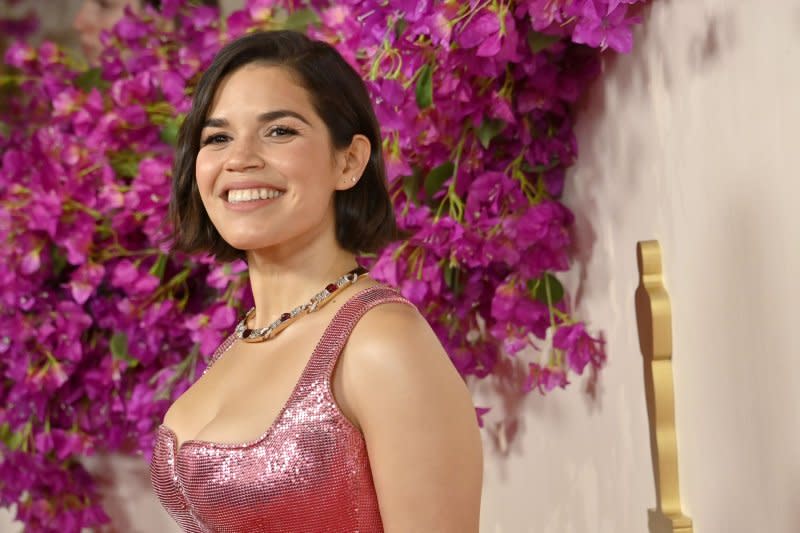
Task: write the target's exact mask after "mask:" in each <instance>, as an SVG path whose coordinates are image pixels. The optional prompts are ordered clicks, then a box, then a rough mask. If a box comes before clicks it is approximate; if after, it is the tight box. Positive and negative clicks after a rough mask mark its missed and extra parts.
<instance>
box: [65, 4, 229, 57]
mask: <svg viewBox="0 0 800 533" xmlns="http://www.w3.org/2000/svg"><path fill="white" fill-rule="evenodd" d="M195 3H198V4H205V5H208V6H216V5H218V0H200V1H198V2H195ZM147 5H149V6H152V7H154V8H155V9H160V8H161V0H83V1H82V2H81V7H80V8H79V9H78V13H77V14H76V15H75V18H74V19H73V21H72V27H73V28H74V29H75V32H76V33H77V34H78V38H79V39H80V43H81V48H82V49H83V53H84V55H85V56H86V59H87V61H89V63H90V64H92V65H93V64H95V63H97V59H98V58H99V57H100V52H102V51H103V45H102V44H101V43H100V34H101V33H102V32H104V31H106V30H110V29H111V28H113V27H114V24H116V23H117V22H119V20H120V19H121V18H122V17H123V15H124V14H125V8H126V7H128V6H130V8H131V9H132V10H133V11H134V12H139V11H141V10H142V9H144V7H145V6H147Z"/></svg>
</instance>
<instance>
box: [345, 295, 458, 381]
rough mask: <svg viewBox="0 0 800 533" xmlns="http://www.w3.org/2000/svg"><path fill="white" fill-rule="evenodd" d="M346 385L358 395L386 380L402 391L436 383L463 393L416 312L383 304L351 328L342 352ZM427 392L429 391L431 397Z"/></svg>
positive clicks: (437, 342)
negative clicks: (347, 376)
mask: <svg viewBox="0 0 800 533" xmlns="http://www.w3.org/2000/svg"><path fill="white" fill-rule="evenodd" d="M346 352H347V353H346V357H347V358H348V359H349V366H350V370H351V374H352V375H353V376H354V377H356V378H359V377H360V378H362V379H358V382H357V383H352V385H354V386H355V387H356V388H358V389H362V390H363V389H367V390H365V392H369V390H368V389H370V388H379V389H382V390H385V389H383V384H381V381H383V380H384V379H385V380H390V381H392V383H394V384H397V385H400V384H402V386H403V388H406V389H408V388H409V387H411V388H420V387H422V388H424V387H426V386H428V385H435V384H438V386H437V387H436V388H437V390H438V391H439V392H441V391H442V389H441V388H439V387H440V386H441V384H442V381H441V380H442V379H445V380H446V381H450V382H453V383H454V385H455V386H456V387H457V388H458V389H459V391H463V392H465V391H466V388H465V387H464V385H463V380H462V379H461V376H459V374H458V372H457V371H456V369H455V367H454V366H453V363H452V362H451V361H450V358H449V357H448V355H447V353H446V352H445V350H444V348H443V347H442V344H441V343H440V342H439V339H438V338H437V337H436V334H435V333H434V332H433V330H432V329H431V327H430V324H428V322H427V320H426V319H425V317H423V316H422V314H420V312H419V311H418V310H417V308H416V307H413V306H411V305H408V304H404V303H395V302H392V303H383V304H380V305H377V306H375V307H374V308H372V309H371V310H370V311H369V312H367V313H366V314H365V315H364V316H363V317H362V318H361V320H360V321H359V322H358V324H357V325H356V327H355V329H354V330H353V332H352V334H351V336H350V339H349V341H348V344H347V347H346ZM432 392H433V391H432Z"/></svg>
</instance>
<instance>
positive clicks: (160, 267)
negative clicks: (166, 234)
mask: <svg viewBox="0 0 800 533" xmlns="http://www.w3.org/2000/svg"><path fill="white" fill-rule="evenodd" d="M168 259H169V256H168V255H167V254H158V259H156V262H155V263H153V266H151V267H150V274H152V275H154V276H155V277H157V278H158V279H161V278H163V277H164V270H166V268H167V260H168Z"/></svg>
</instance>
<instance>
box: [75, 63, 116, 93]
mask: <svg viewBox="0 0 800 533" xmlns="http://www.w3.org/2000/svg"><path fill="white" fill-rule="evenodd" d="M75 85H77V86H78V88H80V89H81V90H83V91H87V92H88V91H90V90H92V89H94V88H97V89H102V88H105V87H107V86H108V83H107V82H106V81H105V80H104V79H103V76H102V74H101V72H100V69H99V68H90V69H89V70H87V71H86V72H83V73H82V74H81V75H80V76H78V77H77V78H75Z"/></svg>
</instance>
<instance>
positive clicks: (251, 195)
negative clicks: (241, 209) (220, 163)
mask: <svg viewBox="0 0 800 533" xmlns="http://www.w3.org/2000/svg"><path fill="white" fill-rule="evenodd" d="M283 194H284V192H283V191H277V190H275V189H269V188H267V187H260V188H257V189H231V190H229V191H228V197H227V200H228V203H231V204H239V203H243V202H253V201H255V200H274V199H275V198H278V197H280V196H283Z"/></svg>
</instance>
